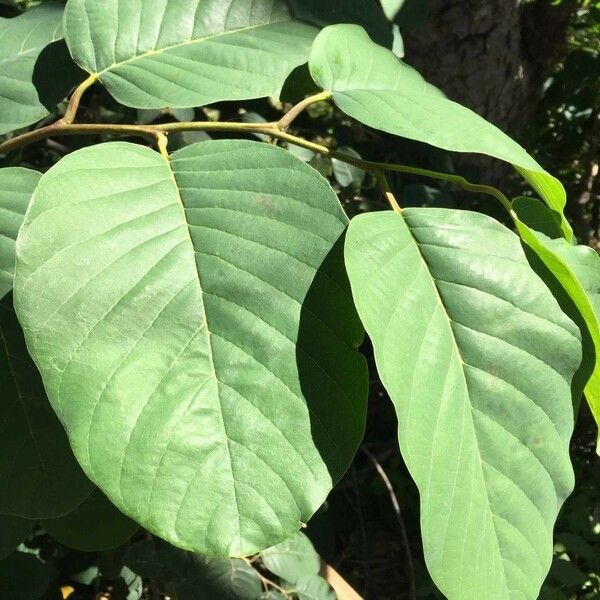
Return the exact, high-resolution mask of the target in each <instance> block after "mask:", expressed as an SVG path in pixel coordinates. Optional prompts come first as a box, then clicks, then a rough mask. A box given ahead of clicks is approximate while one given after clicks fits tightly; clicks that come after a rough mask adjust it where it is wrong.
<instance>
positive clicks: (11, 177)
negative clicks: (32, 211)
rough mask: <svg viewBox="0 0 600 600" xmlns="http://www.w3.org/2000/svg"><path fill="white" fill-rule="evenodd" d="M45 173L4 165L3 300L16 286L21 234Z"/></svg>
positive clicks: (0, 228) (0, 185) (0, 204)
mask: <svg viewBox="0 0 600 600" xmlns="http://www.w3.org/2000/svg"><path fill="white" fill-rule="evenodd" d="M41 176H42V175H41V173H38V172H37V171H32V170H31V169H22V168H20V167H7V168H5V169H0V300H1V299H2V298H3V297H4V296H6V294H8V292H10V291H11V290H12V287H13V279H14V275H15V242H16V239H17V234H18V233H19V229H20V228H21V224H22V223H23V219H24V217H25V212H26V211H27V206H28V205H29V200H30V199H31V195H32V194H33V191H34V190H35V188H36V186H37V184H38V182H39V180H40V177H41Z"/></svg>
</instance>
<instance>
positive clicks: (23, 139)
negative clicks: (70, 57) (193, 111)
mask: <svg viewBox="0 0 600 600" xmlns="http://www.w3.org/2000/svg"><path fill="white" fill-rule="evenodd" d="M95 80H96V79H95V78H94V76H90V77H88V79H86V80H85V81H84V82H82V83H81V84H80V85H79V86H78V87H77V89H76V90H75V92H74V93H73V94H72V96H71V99H70V100H69V105H68V107H67V112H66V113H65V116H64V117H63V118H62V119H59V120H58V121H56V122H55V123H52V124H51V125H46V126H45V127H40V128H39V129H34V130H32V131H28V132H26V133H23V134H21V135H17V136H15V137H13V138H11V139H9V140H7V141H5V142H4V143H2V144H0V155H3V154H8V153H9V152H11V151H13V150H17V149H19V148H23V147H25V146H28V145H30V144H33V143H35V142H38V141H40V140H44V139H47V138H51V137H55V136H57V135H89V134H99V135H102V134H106V135H125V136H140V137H145V138H148V139H151V140H153V141H155V140H157V139H161V138H160V134H161V133H163V134H168V133H169V132H182V131H222V132H234V133H235V132H237V133H262V134H264V135H267V136H269V137H271V138H272V139H278V140H281V141H284V142H287V143H288V144H294V145H296V146H300V147H302V148H307V149H308V150H312V151H313V152H316V153H318V154H322V155H323V156H328V157H330V158H336V159H338V160H341V161H343V162H346V163H348V164H350V165H354V166H356V167H359V168H361V169H363V170H364V171H366V172H368V173H371V174H372V175H374V176H375V177H376V178H377V180H378V181H379V183H380V184H381V185H382V189H384V193H385V195H386V198H387V199H388V202H390V205H391V206H392V208H394V210H400V207H399V206H398V202H397V201H396V199H395V198H394V196H393V194H392V193H391V191H390V190H389V185H387V182H385V183H384V180H385V175H384V174H385V172H386V171H395V172H399V173H407V174H413V175H420V176H422V177H429V178H433V179H439V180H442V181H448V182H449V183H452V184H454V185H457V186H459V187H461V188H463V189H464V190H467V191H469V192H476V193H481V194H487V195H490V196H493V197H494V198H496V199H497V200H499V201H500V203H501V204H502V205H503V206H504V207H505V208H506V209H507V210H508V211H511V204H510V201H509V200H508V198H507V197H506V196H505V195H504V194H503V193H502V192H501V191H500V190H498V189H496V188H494V187H492V186H488V185H482V184H474V183H470V182H469V181H467V180H466V179H465V178H464V177H460V176H458V175H451V174H448V173H440V172H437V171H430V170H428V169H420V168H418V167H409V166H405V165H396V164H391V163H383V162H374V161H368V160H363V159H360V158H356V157H354V156H349V155H347V154H344V153H341V152H335V151H332V150H331V149H330V148H328V147H327V146H323V145H322V144H317V143H315V142H310V141H308V140H305V139H303V138H300V137H297V136H295V135H292V134H290V133H287V132H286V131H283V129H285V128H286V127H288V126H289V124H291V123H292V122H293V120H294V119H295V118H296V117H297V116H298V115H299V114H300V113H301V112H302V110H304V109H305V108H306V107H307V106H309V105H311V104H313V103H315V102H318V101H321V100H324V99H327V98H329V97H330V95H331V94H330V93H329V92H323V93H322V94H317V95H315V96H310V97H309V98H306V99H305V100H303V101H302V102H300V103H298V104H297V105H296V106H294V107H293V108H292V109H290V111H288V113H286V115H284V117H283V118H282V119H281V120H280V121H278V122H271V123H236V122H214V121H199V122H176V123H162V124H159V125H134V124H131V125H129V124H124V125H118V124H104V123H89V124H75V123H73V122H72V121H73V120H74V119H75V116H76V113H77V109H78V108H79V102H80V100H81V96H82V95H83V93H84V92H85V90H87V89H88V88H89V87H90V86H91V85H92V84H93V83H94V81H95Z"/></svg>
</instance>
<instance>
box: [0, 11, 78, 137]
mask: <svg viewBox="0 0 600 600" xmlns="http://www.w3.org/2000/svg"><path fill="white" fill-rule="evenodd" d="M62 18H63V7H62V5H61V4H59V3H58V2H45V3H44V4H42V5H41V6H37V7H35V8H32V9H31V10H28V11H26V12H25V13H24V14H22V15H20V16H18V17H14V18H13V19H2V18H0V82H1V87H2V94H1V95H0V134H2V133H7V132H8V131H12V130H14V129H19V128H21V127H25V126H27V125H31V124H32V123H35V122H36V121H39V120H40V119H42V118H44V117H45V116H46V115H47V114H48V113H49V112H50V110H49V107H50V106H49V105H51V104H56V103H57V102H58V101H60V100H61V99H62V98H64V96H66V94H67V93H68V92H69V89H70V88H71V87H72V86H73V85H74V84H75V82H76V81H77V79H78V77H77V76H76V74H75V72H74V69H73V68H72V66H69V65H68V62H66V61H65V58H68V54H67V56H66V57H65V56H64V53H63V52H62V48H64V42H63V43H62V48H61V46H60V45H56V46H54V45H53V47H52V48H50V44H52V42H55V41H57V40H60V39H62V37H63V34H62ZM45 49H47V52H48V54H47V59H46V60H44V61H42V62H41V64H39V65H36V63H38V61H40V60H41V59H40V55H41V53H42V52H43V51H44V50H45ZM68 60H70V59H68ZM71 62H72V61H71ZM42 66H43V68H45V69H49V70H52V71H53V74H52V81H51V82H50V79H49V78H48V77H47V76H46V74H44V73H42V72H41V67H42Z"/></svg>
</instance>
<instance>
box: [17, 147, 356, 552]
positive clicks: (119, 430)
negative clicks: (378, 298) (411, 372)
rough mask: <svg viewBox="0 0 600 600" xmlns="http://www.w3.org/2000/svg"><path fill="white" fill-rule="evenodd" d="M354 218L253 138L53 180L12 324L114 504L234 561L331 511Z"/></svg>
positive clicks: (350, 381)
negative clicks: (346, 259) (346, 263)
mask: <svg viewBox="0 0 600 600" xmlns="http://www.w3.org/2000/svg"><path fill="white" fill-rule="evenodd" d="M346 225H347V220H346V217H345V216H344V214H343V211H342V209H341V206H340V205H339V202H338V201H337V198H336V197H335V194H334V193H333V191H332V190H331V188H329V186H328V185H327V183H326V181H325V180H324V179H322V178H321V177H320V176H319V175H318V174H317V173H316V172H315V171H314V170H313V169H311V168H310V167H309V166H307V165H305V164H304V163H303V162H302V161H300V160H299V159H297V158H295V157H293V156H292V155H291V154H290V153H288V152H286V151H284V150H281V149H278V148H274V147H271V146H268V145H264V144H260V143H258V142H243V141H208V142H202V143H199V144H195V145H192V146H189V147H187V148H185V149H183V150H181V151H178V152H176V153H175V154H174V155H173V156H172V160H171V161H170V162H167V161H166V160H165V159H164V158H163V157H162V156H161V155H160V154H158V153H156V152H153V151H152V150H150V149H148V148H143V147H140V146H135V145H132V144H127V143H110V144H103V145H99V146H96V147H93V148H88V149H84V150H80V151H78V152H75V153H73V154H71V155H69V156H67V157H65V158H64V159H63V160H62V161H61V162H60V163H59V164H58V165H56V166H55V167H53V168H52V169H51V170H50V171H49V172H48V173H47V174H46V175H44V177H43V178H42V180H41V182H40V185H39V186H38V189H37V191H36V193H35V194H34V197H33V200H32V203H31V206H30V209H29V211H28V214H27V216H26V220H25V223H24V225H23V228H22V230H21V233H20V235H19V241H18V243H17V274H16V278H15V282H16V286H15V290H16V291H15V294H16V304H17V308H18V314H19V318H20V321H21V322H22V323H23V325H24V329H25V332H26V336H27V340H28V345H29V347H30V349H31V351H32V355H33V356H34V359H35V361H36V363H37V365H38V367H39V368H40V371H41V373H42V375H43V378H44V383H45V386H46V389H47V390H48V395H49V398H50V401H51V402H52V405H53V407H54V408H55V410H56V411H57V413H58V414H59V415H60V416H61V419H62V421H63V422H64V424H65V427H66V429H67V432H68V434H69V437H70V441H71V444H72V446H73V449H74V452H75V454H76V456H77V458H78V460H79V462H80V463H81V465H82V466H83V468H84V470H85V471H86V473H87V474H88V476H89V477H90V478H91V479H92V480H93V481H94V482H95V483H96V484H97V485H98V487H100V488H101V489H102V490H103V491H104V492H105V493H106V495H107V496H108V497H109V499H110V500H111V501H112V502H113V503H114V504H115V505H116V506H117V507H118V508H119V509H120V510H121V511H123V512H124V513H125V514H127V515H129V516H130V517H132V518H133V519H135V520H136V521H137V522H139V523H140V524H142V525H143V526H144V527H146V528H147V529H149V530H151V531H153V532H155V533H156V534H158V535H159V536H161V537H163V538H164V539H167V540H168V541H171V542H172V543H174V544H176V545H178V546H181V547H184V548H188V549H190V550H194V551H198V552H201V553H204V554H209V555H224V556H227V555H246V554H250V553H253V552H255V551H258V550H262V549H264V548H267V547H269V546H272V545H273V544H275V543H277V542H279V541H281V540H283V539H285V538H286V537H288V536H289V535H291V534H292V533H293V532H294V531H296V530H298V529H299V528H300V526H301V524H302V523H303V522H306V521H307V520H308V519H309V518H310V516H311V515H312V514H313V513H314V511H315V510H316V509H317V508H318V507H319V506H320V504H321V503H322V502H323V501H324V499H325V497H326V496H327V494H328V492H329V490H330V489H331V487H332V484H333V483H334V482H335V481H337V480H338V479H339V478H340V477H341V475H342V474H343V472H344V471H345V469H346V468H347V466H348V464H349V463H350V461H351V459H352V456H353V454H354V452H355V450H356V447H357V446H358V444H359V442H360V440H361V438H362V435H363V430H364V420H365V404H366V394H367V390H366V388H367V378H366V366H365V361H364V359H363V358H362V357H361V356H360V355H359V354H358V353H357V347H358V345H359V344H360V342H361V339H362V336H363V330H362V327H361V326H360V323H359V321H358V318H357V316H356V313H355V309H354V307H353V303H352V298H351V294H350V290H349V285H348V282H347V279H346V275H345V270H344V267H343V257H342V238H343V235H344V232H345V229H346ZM41 231H44V232H46V233H45V235H44V236H42V237H40V232H41ZM107 431H109V432H110V435H107V433H106V432H107Z"/></svg>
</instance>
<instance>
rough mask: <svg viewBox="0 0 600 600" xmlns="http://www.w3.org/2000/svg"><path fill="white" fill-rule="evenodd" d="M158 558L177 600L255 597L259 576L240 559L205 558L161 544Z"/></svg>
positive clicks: (217, 599) (248, 598)
mask: <svg viewBox="0 0 600 600" xmlns="http://www.w3.org/2000/svg"><path fill="white" fill-rule="evenodd" d="M157 559H158V560H159V561H160V562H161V563H163V564H164V565H166V567H167V568H168V569H169V570H170V572H171V578H170V581H172V582H173V584H174V587H175V590H176V591H177V600H198V598H199V597H200V598H202V600H256V599H257V598H258V596H259V595H260V593H261V590H262V586H261V581H260V577H259V576H258V573H257V572H256V570H255V569H253V568H252V567H251V566H250V565H248V564H247V563H246V562H245V561H243V560H240V559H231V560H229V559H225V558H206V557H203V556H199V555H198V554H193V553H191V552H185V551H183V550H179V549H178V548H173V547H172V546H163V547H162V548H161V549H159V550H158V552H157Z"/></svg>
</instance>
